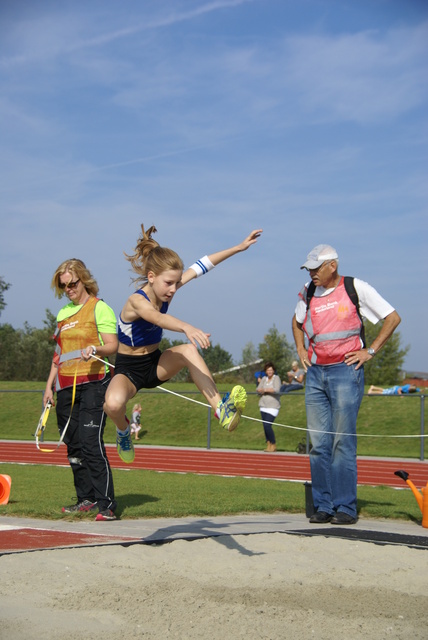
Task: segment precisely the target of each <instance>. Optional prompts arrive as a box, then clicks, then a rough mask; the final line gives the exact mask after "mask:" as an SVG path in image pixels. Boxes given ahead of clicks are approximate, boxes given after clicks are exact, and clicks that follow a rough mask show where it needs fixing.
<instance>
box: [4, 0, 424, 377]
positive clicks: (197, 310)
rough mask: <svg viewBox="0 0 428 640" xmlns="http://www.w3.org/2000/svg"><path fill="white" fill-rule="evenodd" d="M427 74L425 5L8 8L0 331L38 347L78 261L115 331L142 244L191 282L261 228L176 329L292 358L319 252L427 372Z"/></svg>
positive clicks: (236, 351)
mask: <svg viewBox="0 0 428 640" xmlns="http://www.w3.org/2000/svg"><path fill="white" fill-rule="evenodd" d="M427 68H428V4H427V3H426V2H425V1H424V0H358V1H355V0H293V1H287V0H211V1H210V0H165V1H159V0H147V1H141V2H136V1H131V0H121V2H113V1H112V0H93V1H91V2H83V0H63V1H62V2H57V1H56V0H51V1H45V0H38V1H37V2H33V1H30V0H28V1H22V0H15V1H14V2H6V1H5V0H2V1H1V2H0V83H1V87H2V91H1V95H0V139H1V154H0V166H1V171H0V199H1V218H2V223H1V226H2V233H1V238H0V275H1V276H2V277H3V278H4V279H5V280H6V281H7V282H9V283H11V284H12V287H11V288H10V290H9V291H7V292H6V294H5V298H6V303H7V307H6V309H5V310H4V312H3V313H2V315H1V317H0V321H1V322H2V323H6V322H8V323H11V324H12V325H13V326H14V327H16V328H17V327H22V326H23V324H24V322H25V321H27V322H29V324H30V325H31V326H35V327H41V326H42V324H43V319H44V318H45V309H47V308H48V309H50V310H51V311H52V312H54V313H56V312H57V311H58V309H59V308H60V306H62V304H61V302H60V301H58V300H57V299H56V298H54V296H53V293H52V291H51V289H50V281H51V277H52V274H53V272H54V270H55V269H56V267H57V266H58V264H59V263H60V262H62V261H63V260H64V259H66V258H69V257H79V258H81V259H83V260H84V261H85V262H86V264H87V265H88V267H89V268H90V269H91V270H92V272H93V273H94V275H95V277H96V279H97V280H98V283H99V285H100V294H101V296H102V297H103V298H104V299H105V300H106V302H108V303H109V304H110V305H111V306H112V307H113V308H114V310H115V311H116V313H118V312H119V311H120V309H121V307H122V306H123V303H124V302H125V300H126V298H127V297H128V295H129V294H130V293H131V292H132V290H133V288H132V286H131V279H130V276H131V274H130V272H129V265H128V263H127V262H126V261H125V259H124V256H123V252H124V251H126V252H131V251H132V249H133V247H134V246H135V242H136V239H137V236H138V234H139V231H140V224H141V223H144V224H145V225H147V226H149V225H152V224H154V225H155V226H156V227H157V229H158V233H157V235H156V239H157V240H158V242H159V243H160V244H162V245H164V246H168V247H171V248H173V249H175V250H176V251H177V252H178V253H179V254H180V256H181V257H182V259H183V261H184V263H185V264H186V265H187V266H189V265H190V264H191V263H192V262H194V261H195V260H196V259H197V258H200V257H201V256H202V255H204V254H206V253H208V254H209V253H212V252H214V251H217V250H219V249H223V248H226V247H228V246H232V245H234V244H236V243H238V242H239V241H240V240H242V239H243V238H244V237H245V236H246V235H247V234H248V233H249V232H250V231H251V229H254V228H259V227H262V228H263V229H264V233H263V236H262V238H261V239H260V241H259V243H258V244H257V245H256V246H255V247H253V248H251V249H250V250H249V251H248V252H246V253H244V254H241V255H238V256H235V257H233V258H232V259H231V260H230V261H228V262H226V263H224V264H223V265H221V266H219V267H218V268H217V269H216V270H215V271H214V272H212V273H210V274H209V275H208V276H206V277H203V278H200V279H199V280H197V281H195V282H193V283H191V284H190V285H189V286H187V287H185V288H184V289H183V290H182V291H180V293H179V294H178V295H177V296H176V298H175V300H174V302H173V305H172V306H171V313H172V314H173V315H176V316H177V317H179V318H182V319H183V320H186V321H188V322H191V323H192V324H194V325H195V326H198V327H200V328H202V329H204V330H205V331H208V332H211V334H212V342H213V344H220V346H221V347H223V348H224V349H226V350H227V351H229V352H230V353H231V354H232V356H233V358H234V361H235V362H236V363H238V362H239V361H240V359H241V356H242V350H243V348H244V347H245V346H246V345H247V344H248V343H249V342H252V343H253V344H254V345H255V346H256V347H257V346H258V344H259V343H260V342H262V341H263V338H264V335H265V333H266V332H267V331H268V330H269V329H270V328H271V327H272V326H273V325H275V326H276V327H277V328H278V330H279V331H280V332H281V333H285V334H286V335H287V338H288V339H289V340H290V341H291V340H292V334H291V317H292V315H293V311H294V307H295V303H296V300H297V293H298V291H299V290H300V288H301V286H302V285H303V284H304V282H305V272H303V271H300V269H299V267H300V265H301V264H302V263H303V262H304V260H305V257H306V254H307V253H308V252H309V250H310V249H311V248H312V247H313V246H314V245H316V244H318V243H324V242H325V243H329V244H332V245H333V246H335V247H336V249H337V250H338V252H339V257H340V271H341V273H343V274H344V275H354V276H357V277H359V278H361V279H363V280H366V281H368V282H370V283H371V284H372V285H373V286H375V288H377V289H378V291H379V292H380V293H381V294H382V295H383V296H384V297H385V298H386V299H387V300H388V301H389V302H390V303H391V304H393V305H394V306H395V307H396V309H397V311H398V312H399V313H400V315H401V317H402V324H401V325H400V329H399V330H400V332H401V336H402V343H403V345H409V346H410V351H409V354H408V356H407V358H406V361H405V366H406V367H407V368H408V369H413V370H416V371H428V340H427V338H426V329H425V327H426V318H427V316H428V303H427V275H428V274H427V267H426V265H427V259H426V255H427V237H428V234H427V217H428V216H427V200H428V198H427V190H428V181H427V164H428V163H427V138H428V127H427V125H428V117H427V116H428V113H427V102H428V100H427V99H428V83H427V77H428V74H427ZM424 318H425V320H424ZM168 337H170V338H171V337H173V336H172V334H169V335H168ZM178 337H180V336H178Z"/></svg>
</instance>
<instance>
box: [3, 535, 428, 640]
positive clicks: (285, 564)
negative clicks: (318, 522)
mask: <svg viewBox="0 0 428 640" xmlns="http://www.w3.org/2000/svg"><path fill="white" fill-rule="evenodd" d="M427 569H428V553H427V551H426V550H420V549H411V548H408V547H403V546H381V545H377V544H373V543H368V542H361V541H348V540H341V539H335V538H325V537H321V536H320V537H314V538H307V537H301V536H296V535H287V534H283V533H269V534H256V535H246V536H243V535H237V536H221V537H218V538H207V539H203V540H195V541H191V542H189V541H185V540H177V541H174V542H171V543H168V544H163V545H133V546H130V547H123V546H116V545H115V546H103V547H94V548H78V549H59V550H53V551H33V552H26V553H20V554H12V555H5V556H2V557H1V558H0V575H1V583H0V593H1V600H0V617H1V627H0V637H1V638H2V639H4V640H6V639H7V640H27V639H28V638H43V639H44V640H54V639H57V638H64V637H67V636H69V635H70V637H72V638H73V640H83V639H85V640H88V639H92V638H93V639H94V640H95V639H96V640H98V639H99V638H100V637H102V638H103V639H105V640H113V639H114V640H118V639H120V640H128V639H131V638H145V639H146V638H147V639H150V640H158V639H159V640H160V639H161V638H162V639H165V638H177V639H180V640H182V639H192V640H193V639H195V640H196V639H197V640H200V639H202V638H209V639H210V640H217V639H218V640H220V639H221V640H224V639H227V640H228V639H235V638H250V639H253V638H254V639H256V638H257V639H265V638H266V639H272V640H274V639H282V638H287V639H288V638H290V639H293V640H294V639H296V640H299V639H302V640H306V639H307V638H317V639H320V640H323V639H324V638H325V639H327V638H332V637H333V636H334V635H336V634H337V635H338V634H340V637H342V638H345V639H346V640H353V639H354V638H358V639H361V638H367V639H370V640H385V638H400V639H403V640H404V639H405V640H410V639H412V640H426V638H427V637H428V595H427V575H428V573H427Z"/></svg>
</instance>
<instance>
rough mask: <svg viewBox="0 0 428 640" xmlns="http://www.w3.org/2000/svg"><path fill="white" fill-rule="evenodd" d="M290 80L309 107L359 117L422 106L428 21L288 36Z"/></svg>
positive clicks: (365, 119)
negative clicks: (388, 27) (332, 33)
mask: <svg viewBox="0 0 428 640" xmlns="http://www.w3.org/2000/svg"><path fill="white" fill-rule="evenodd" d="M286 49H287V52H288V54H289V61H288V64H287V69H286V76H287V80H286V81H285V82H286V83H287V81H288V82H290V86H292V87H293V88H294V90H295V91H297V92H298V94H300V103H301V105H303V107H304V108H305V109H306V111H307V112H311V113H316V112H320V114H321V115H322V114H323V115H324V117H327V118H331V119H337V118H339V119H341V120H348V121H356V122H359V123H363V124H365V123H371V122H381V121H385V119H391V118H395V117H397V116H399V115H401V114H403V113H406V112H408V111H410V110H411V109H414V108H417V107H418V106H420V105H421V104H422V103H423V102H424V101H426V99H427V96H428V89H427V87H428V84H427V82H426V78H427V72H428V69H427V67H428V64H427V60H428V23H425V24H424V25H421V26H417V27H415V28H402V29H392V30H390V31H387V32H385V33H383V34H382V33H379V32H374V31H367V32H361V33H355V34H343V35H339V36H331V37H329V36H325V35H324V36H305V37H298V38H290V39H289V40H288V41H287V47H286Z"/></svg>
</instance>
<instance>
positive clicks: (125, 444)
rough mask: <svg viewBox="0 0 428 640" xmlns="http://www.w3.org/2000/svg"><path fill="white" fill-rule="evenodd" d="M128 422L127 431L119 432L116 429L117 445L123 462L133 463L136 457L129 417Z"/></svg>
mask: <svg viewBox="0 0 428 640" xmlns="http://www.w3.org/2000/svg"><path fill="white" fill-rule="evenodd" d="M126 422H127V423H128V428H127V430H126V431H125V432H123V431H121V432H120V433H119V432H118V431H116V446H117V452H118V454H119V458H120V459H121V460H123V462H126V463H127V464H131V463H132V462H134V459H135V450H134V445H133V444H132V440H131V432H130V430H129V420H128V418H126Z"/></svg>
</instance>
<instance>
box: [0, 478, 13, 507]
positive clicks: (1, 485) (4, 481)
mask: <svg viewBox="0 0 428 640" xmlns="http://www.w3.org/2000/svg"><path fill="white" fill-rule="evenodd" d="M11 486H12V478H11V477H10V476H6V475H0V504H7V503H8V502H9V496H10V487H11Z"/></svg>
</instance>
